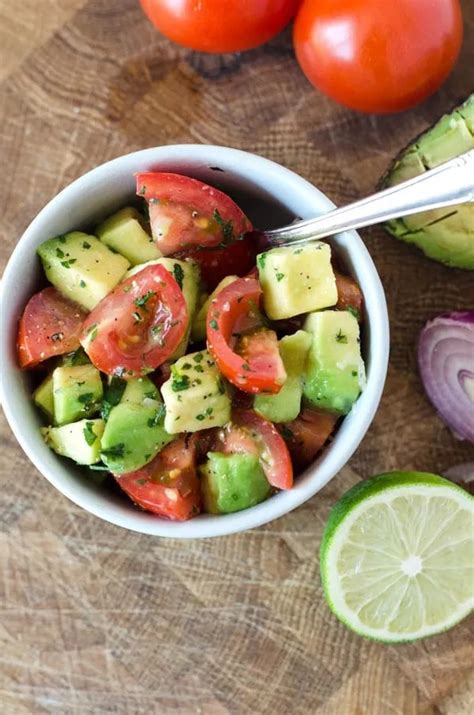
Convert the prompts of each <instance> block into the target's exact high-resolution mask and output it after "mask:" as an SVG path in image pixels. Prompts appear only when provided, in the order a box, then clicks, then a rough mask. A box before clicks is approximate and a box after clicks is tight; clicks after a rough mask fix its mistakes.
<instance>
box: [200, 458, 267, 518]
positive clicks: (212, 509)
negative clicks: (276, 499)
mask: <svg viewBox="0 0 474 715" xmlns="http://www.w3.org/2000/svg"><path fill="white" fill-rule="evenodd" d="M207 457H208V460H207V462H206V463H205V464H204V465H202V466H201V467H200V468H199V472H200V475H201V485H202V493H203V499H204V506H205V509H206V511H208V512H209V513H211V514H230V513H231V512H234V511H241V510H242V509H248V508H249V507H250V506H254V505H255V504H259V503H260V502H262V501H264V500H265V499H266V498H267V497H268V496H270V493H271V487H270V484H269V483H268V481H267V479H266V477H265V474H264V473H263V469H262V467H261V466H260V463H259V460H258V457H257V456H255V455H254V454H222V453H221V452H209V453H208V455H207Z"/></svg>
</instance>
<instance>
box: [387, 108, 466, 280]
mask: <svg viewBox="0 0 474 715" xmlns="http://www.w3.org/2000/svg"><path fill="white" fill-rule="evenodd" d="M469 149H474V94H471V96H470V97H468V99H467V100H466V101H465V102H464V103H463V104H461V105H460V106H459V107H456V108H455V109H453V111H452V112H450V113H449V114H445V115H444V116H443V117H441V119H440V120H439V122H437V123H436V124H435V125H434V126H433V127H431V128H430V129H428V130H427V131H426V132H424V133H423V134H421V135H420V136H419V137H418V138H417V139H415V141H414V142H412V143H411V144H410V145H409V146H408V147H407V148H406V149H404V150H403V151H402V152H401V154H399V156H398V157H397V158H396V159H395V161H394V163H393V164H392V166H391V167H390V169H389V170H388V172H387V173H386V174H385V176H384V177H383V179H382V182H381V183H382V188H386V187H389V186H394V185H395V184H399V183H400V182H401V181H406V180H408V179H411V178H413V177H414V176H418V175H419V174H422V173H423V172H425V171H428V170H429V169H433V168H434V167H435V166H438V165H439V164H442V163H443V162H445V161H448V160H449V159H452V158H454V157H455V156H459V155H460V154H464V152H466V151H469ZM384 227H385V229H386V230H387V231H388V232H389V233H390V234H392V235H393V236H395V237H396V238H400V239H401V240H403V241H406V242H407V243H413V244H415V246H418V248H421V250H422V251H423V253H425V255H427V256H428V257H429V258H433V259H434V260H435V261H440V262H441V263H445V264H446V265H448V266H453V267H456V268H466V269H469V270H474V203H468V204H458V205H456V206H447V207H445V208H441V209H435V210H433V211H424V212H423V213H420V214H414V215H413V216H406V217H404V218H400V219H394V220H392V221H387V222H386V223H385V224H384Z"/></svg>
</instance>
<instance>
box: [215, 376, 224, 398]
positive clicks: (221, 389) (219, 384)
mask: <svg viewBox="0 0 474 715" xmlns="http://www.w3.org/2000/svg"><path fill="white" fill-rule="evenodd" d="M217 389H218V391H219V394H220V395H225V385H224V382H223V381H222V380H221V378H219V380H218V382H217Z"/></svg>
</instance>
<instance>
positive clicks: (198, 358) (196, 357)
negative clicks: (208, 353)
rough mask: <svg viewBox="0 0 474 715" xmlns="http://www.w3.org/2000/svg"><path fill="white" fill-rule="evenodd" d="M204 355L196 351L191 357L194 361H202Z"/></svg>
mask: <svg viewBox="0 0 474 715" xmlns="http://www.w3.org/2000/svg"><path fill="white" fill-rule="evenodd" d="M203 358H204V355H203V354H202V353H196V355H195V356H194V357H193V360H194V362H202V360H203Z"/></svg>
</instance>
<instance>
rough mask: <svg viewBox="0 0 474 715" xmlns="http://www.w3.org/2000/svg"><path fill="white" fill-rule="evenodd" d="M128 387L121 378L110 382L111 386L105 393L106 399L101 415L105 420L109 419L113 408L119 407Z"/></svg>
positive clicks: (115, 378) (114, 378)
mask: <svg viewBox="0 0 474 715" xmlns="http://www.w3.org/2000/svg"><path fill="white" fill-rule="evenodd" d="M126 387H127V383H126V382H125V380H121V379H120V378H119V377H113V378H112V379H111V380H110V384H109V386H108V387H107V389H106V391H105V397H104V400H103V402H102V410H101V415H102V418H103V419H104V420H107V419H108V418H109V415H110V411H111V409H112V407H115V405H118V403H119V402H120V400H121V399H122V396H123V393H124V392H125V388H126Z"/></svg>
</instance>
